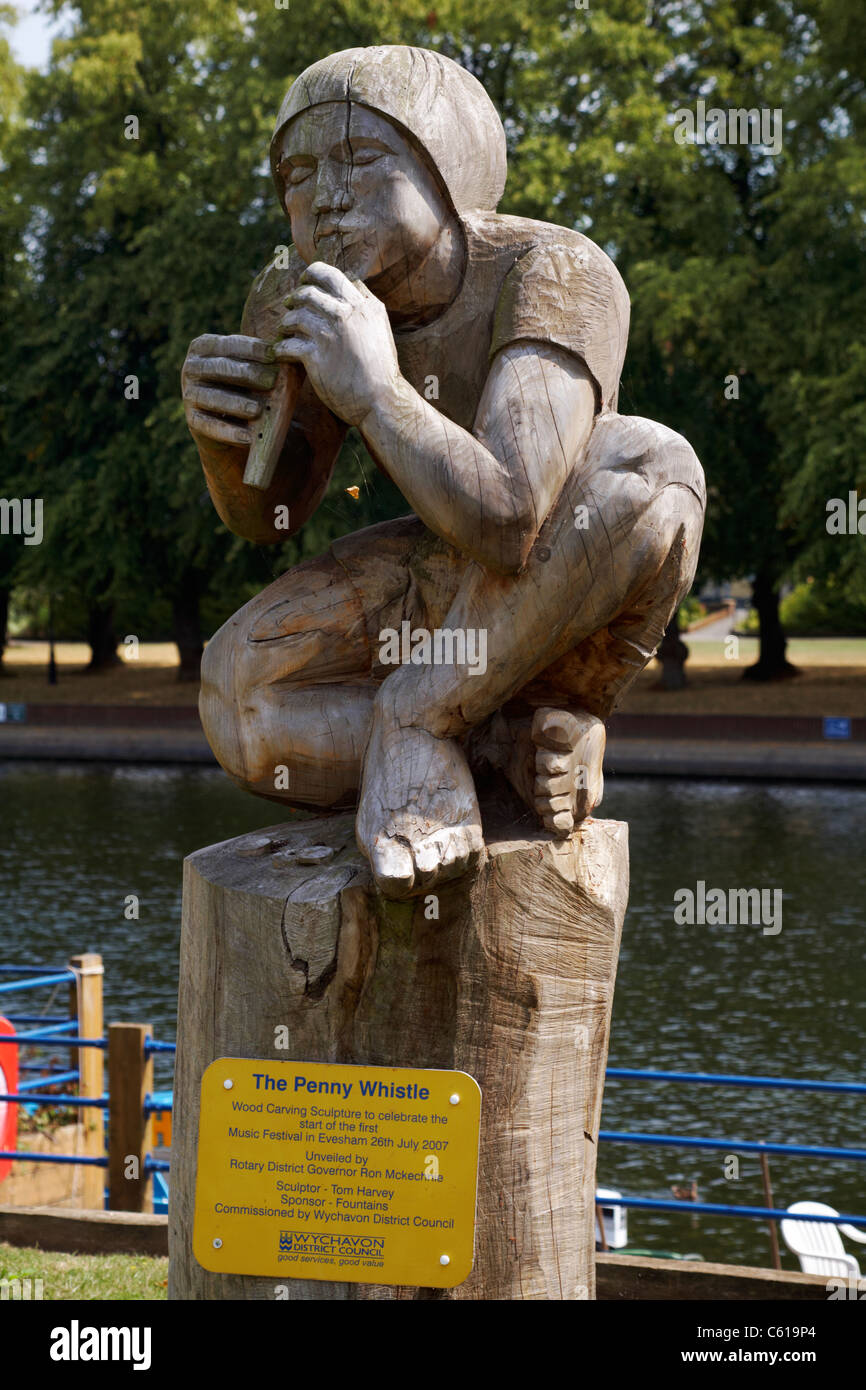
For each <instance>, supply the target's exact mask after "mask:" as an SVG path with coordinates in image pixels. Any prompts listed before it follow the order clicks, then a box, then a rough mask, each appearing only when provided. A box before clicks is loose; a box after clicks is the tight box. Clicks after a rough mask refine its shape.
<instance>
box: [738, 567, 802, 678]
mask: <svg viewBox="0 0 866 1390" xmlns="http://www.w3.org/2000/svg"><path fill="white" fill-rule="evenodd" d="M752 602H753V603H754V605H755V608H756V610H757V613H758V621H759V622H760V625H761V636H760V643H761V645H760V653H759V656H758V660H757V661H756V662H755V665H754V666H747V667H746V669H745V671H744V672H743V680H747V681H779V680H786V679H787V678H788V677H789V676H797V675H799V674H800V673H799V671H798V669H797V667H796V666H792V665H791V663H790V661H788V660H786V657H785V650H786V648H787V645H788V639H787V638H786V636H785V629H784V628H783V627H782V622H781V619H780V617H779V589H778V581H777V580H776V578H775V576H773V575H770V574H768V573H767V572H766V571H759V573H758V574H756V575H755V581H754V583H753V585H752Z"/></svg>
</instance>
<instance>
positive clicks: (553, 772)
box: [532, 709, 605, 840]
mask: <svg viewBox="0 0 866 1390" xmlns="http://www.w3.org/2000/svg"><path fill="white" fill-rule="evenodd" d="M532 741H533V743H534V744H535V749H536V752H535V809H536V811H537V812H538V814H539V815H540V816H541V819H542V821H543V822H544V826H545V829H547V830H550V831H551V832H552V834H554V835H556V836H557V838H559V839H563V840H564V839H565V838H566V837H567V836H568V835H570V834H571V832H572V830H573V829H574V827H575V825H576V824H579V822H580V821H582V820H585V819H586V817H587V816H588V815H590V814H591V812H592V811H593V809H594V807H596V806H597V805H598V804H599V802H600V801H601V798H602V793H603V791H604V776H603V773H602V765H603V762H604V745H605V733H604V725H603V724H602V722H601V720H600V719H596V717H595V715H592V714H570V713H569V712H568V711H567V710H561V709H539V710H536V712H535V718H534V719H533V721H532Z"/></svg>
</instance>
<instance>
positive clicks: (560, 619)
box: [357, 417, 702, 896]
mask: <svg viewBox="0 0 866 1390" xmlns="http://www.w3.org/2000/svg"><path fill="white" fill-rule="evenodd" d="M677 440H678V437H677V436H675V435H673V434H672V432H670V431H667V430H664V428H663V427H661V426H655V425H653V424H652V422H647V421H634V420H622V419H620V418H619V417H617V418H616V419H614V420H611V421H609V422H605V423H604V426H603V428H601V429H600V431H599V438H598V440H596V441H595V448H596V453H595V456H593V454H592V449H591V450H590V453H589V454H588V457H587V461H586V467H585V468H582V469H581V472H580V476H579V477H573V478H571V479H569V483H568V484H567V486H566V489H565V491H564V493H563V497H562V499H561V501H560V502H559V503H558V505H557V508H556V510H555V512H554V514H553V515H552V517H551V518H550V519H549V521H548V522H547V523H546V524H545V527H544V528H543V530H542V533H541V536H540V537H539V543H538V544H537V545H536V547H535V548H534V550H533V552H532V554H531V556H530V558H529V561H528V563H527V565H526V568H525V569H524V570H523V571H522V572H521V573H520V574H518V575H514V576H507V577H503V576H500V575H493V574H489V573H487V572H486V571H484V570H482V569H481V568H480V567H479V566H477V565H471V566H470V567H469V569H468V570H467V572H466V574H465V576H464V578H463V581H462V583H461V585H460V588H459V590H458V592H457V595H456V597H455V600H454V602H453V604H452V605H451V608H450V609H449V611H448V613H447V615H446V617H445V619H444V626H445V627H447V628H450V629H452V630H454V631H461V630H462V631H463V632H464V633H465V632H467V631H468V630H469V629H475V630H476V631H477V630H483V631H484V633H485V634H486V649H487V666H486V670H485V671H483V672H481V671H480V670H477V671H476V672H473V671H471V670H470V669H468V668H467V666H465V665H464V666H459V665H447V666H446V665H440V666H435V665H431V666H426V667H423V666H422V667H412V666H403V667H400V668H399V669H398V670H397V671H395V672H394V674H393V675H391V676H389V677H388V679H387V680H386V681H385V682H384V684H383V685H382V687H381V689H380V691H379V693H378V695H377V697H376V700H375V704H374V713H373V728H372V732H371V736H370V745H369V751H368V756H367V759H366V761H365V767H364V778H363V783H362V790H361V802H360V810H359V816H358V822H357V831H358V841H359V844H360V845H361V848H362V849H363V850H364V852H365V853H366V854H367V856H368V858H369V859H370V862H371V866H372V868H373V873H374V876H375V877H376V879H377V882H379V884H380V887H381V888H382V889H383V891H386V892H389V893H391V894H394V895H401V896H408V895H409V894H411V893H413V892H420V891H424V890H426V889H429V888H430V886H431V885H432V884H434V883H435V882H436V878H437V869H436V864H435V855H436V853H437V852H438V850H439V847H442V846H447V845H449V844H450V842H449V840H448V836H447V834H446V833H445V832H447V831H448V830H450V829H453V828H459V844H458V848H457V850H451V849H447V848H444V849H442V862H441V865H440V870H439V872H441V876H442V877H443V878H449V877H452V876H453V875H454V874H455V873H457V872H460V867H459V866H460V864H461V863H462V862H463V859H464V858H465V857H466V851H467V846H468V854H469V858H470V860H471V857H472V855H473V854H475V853H477V850H478V849H479V848H480V846H481V827H480V814H479V812H478V808H477V803H475V801H474V795H470V789H471V787H472V783H471V773H470V771H469V767H468V764H467V761H466V757H465V754H464V753H463V750H462V748H461V747H460V746H459V743H458V742H457V740H458V739H460V738H462V737H463V736H464V735H465V734H466V733H467V732H468V731H469V730H470V729H473V728H475V727H476V726H478V725H479V724H481V723H482V722H483V721H485V720H487V719H488V718H489V717H490V716H491V715H492V714H494V713H495V711H497V710H499V709H501V708H502V706H503V705H505V704H506V703H507V702H508V701H509V700H510V699H511V698H512V697H513V696H514V695H515V694H516V693H517V692H519V691H523V690H524V689H526V688H528V687H530V685H531V683H532V682H535V683H536V684H540V682H538V677H539V676H541V675H542V673H547V671H548V670H549V669H550V668H552V667H554V666H555V664H556V663H557V662H559V661H560V660H562V659H563V658H565V657H566V656H567V654H568V653H570V652H573V651H574V650H575V648H579V647H580V645H581V643H583V642H585V641H586V640H587V639H589V638H591V637H592V636H593V635H594V634H596V633H598V632H599V631H600V630H602V629H607V628H610V629H611V631H612V632H614V634H615V640H616V641H617V643H618V644H619V646H620V647H622V648H623V649H624V650H628V651H630V652H632V653H633V655H632V657H631V658H630V659H631V665H632V670H631V672H630V675H633V674H637V672H638V671H639V670H640V669H641V668H642V666H643V665H644V664H645V662H646V661H647V660H649V658H650V657H651V656H652V654H653V652H654V650H655V646H656V645H657V642H658V641H659V640H660V638H661V634H662V632H663V631H664V628H665V625H666V623H667V621H668V620H669V618H670V614H671V612H672V611H673V609H674V607H675V606H676V604H677V602H678V601H679V599H680V597H681V596H682V594H683V593H685V592H686V591H687V589H688V588H689V586H690V584H691V581H692V578H693V575H694V570H695V567H696V564H697V550H698V542H699V537H700V528H701V522H702V507H701V504H700V500H699V499H698V498H697V497H696V496H694V494H691V493H689V492H688V491H687V490H686V489H684V488H682V487H680V486H679V485H674V486H671V487H667V488H658V487H657V485H656V483H655V477H656V476H657V473H656V471H655V470H654V466H653V449H656V450H658V449H660V448H668V447H674V445H676V447H679V446H683V447H686V448H687V447H688V446H685V445H684V441H681V440H680V441H679V442H678V444H677ZM671 441H674V444H673V445H672V444H671ZM626 464H628V466H625V465H626ZM579 504H582V505H583V506H585V508H586V509H587V511H588V514H589V516H590V517H592V518H593V524H592V525H591V526H590V528H589V529H588V530H583V531H581V530H578V529H576V528H575V526H574V525H573V516H574V515H575V514H576V510H577V507H578V505H579ZM607 674H608V673H607V672H605V671H603V670H602V671H600V672H599V673H598V679H597V686H598V690H599V691H604V688H605V682H606V680H607ZM617 679H619V676H617ZM598 698H599V703H600V704H603V703H604V698H606V697H604V696H603V694H599V696H598ZM538 703H540V701H539V702H538ZM545 704H546V705H548V708H549V707H550V706H549V704H548V702H545ZM574 719H575V722H574V723H573V724H571V723H569V722H568V720H564V719H562V718H561V717H557V718H556V719H554V718H553V716H550V715H548V716H547V717H546V718H543V719H542V720H541V721H540V722H539V724H538V726H537V727H536V729H535V738H534V742H536V747H537V745H538V744H539V743H540V744H541V745H542V746H541V748H540V749H539V748H538V747H537V754H540V755H541V756H540V761H537V762H536V777H538V778H539V782H538V785H537V787H536V784H535V782H534V781H533V796H532V803H531V804H535V803H536V800H537V801H538V802H539V803H540V804H539V807H538V809H540V811H541V814H542V816H543V817H545V818H546V823H548V828H549V829H551V830H552V831H553V832H554V833H556V834H557V835H559V834H568V833H569V830H570V827H569V825H568V822H569V820H571V822H572V824H573V822H574V820H575V819H580V818H582V817H583V816H585V815H586V814H587V812H588V810H589V809H591V805H592V803H593V798H595V800H596V801H597V799H598V795H599V794H600V791H601V767H600V764H601V759H602V756H603V744H602V738H603V732H602V731H601V728H600V722H599V721H595V722H593V721H592V719H591V717H590V716H587V715H580V713H579V712H578V714H575V715H574ZM551 740H556V741H557V746H554V747H551V746H550V743H551ZM404 745H405V748H406V750H407V751H406V753H405V755H404V753H403V751H402V748H403V746H404ZM419 750H423V754H422V753H420V752H419ZM548 755H552V756H548ZM579 764H582V765H583V766H584V767H586V769H587V774H586V778H585V780H586V781H587V783H588V785H587V786H586V787H585V788H574V792H577V791H580V792H582V793H584V795H583V796H581V797H578V796H576V795H575V796H574V805H573V808H570V807H569V805H568V801H569V800H570V798H571V796H572V792H570V791H566V790H563V786H564V784H563V783H562V781H561V780H559V779H562V778H566V779H568V777H569V775H570V774H573V773H574V771H576V768H577V766H578V765H579ZM536 791H538V793H539V796H538V797H537V798H536ZM560 797H566V798H567V800H566V801H565V802H562V801H560V800H559V798H560ZM418 856H420V859H421V861H422V862H423V869H422V868H421V865H420V863H419V858H418Z"/></svg>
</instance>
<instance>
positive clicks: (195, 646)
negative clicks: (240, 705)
mask: <svg viewBox="0 0 866 1390" xmlns="http://www.w3.org/2000/svg"><path fill="white" fill-rule="evenodd" d="M171 611H172V628H173V632H174V640H175V645H176V646H177V650H178V653H179V654H180V666H179V667H178V672H177V678H178V680H179V681H197V680H198V678H199V675H200V673H201V654H202V652H203V650H204V647H203V645H202V640H201V618H200V615H199V590H198V586H197V585H196V584H195V583H185V584H184V585H183V586H182V588H181V589H180V591H179V592H178V593H177V594H175V596H174V599H173V600H172V605H171Z"/></svg>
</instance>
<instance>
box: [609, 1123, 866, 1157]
mask: <svg viewBox="0 0 866 1390" xmlns="http://www.w3.org/2000/svg"><path fill="white" fill-rule="evenodd" d="M598 1137H599V1142H600V1141H601V1140H604V1141H605V1142H606V1143H608V1144H611V1143H613V1144H664V1145H665V1146H667V1145H670V1146H671V1148H679V1149H723V1150H724V1152H725V1153H728V1152H729V1151H731V1150H733V1149H736V1150H739V1151H740V1152H741V1153H751V1154H758V1153H765V1154H803V1155H805V1156H806V1157H807V1158H855V1159H859V1160H861V1161H862V1160H863V1159H866V1149H830V1148H823V1147H821V1146H820V1145H818V1144H773V1143H770V1142H769V1141H767V1142H766V1143H765V1142H764V1141H763V1140H762V1139H761V1140H755V1139H693V1138H691V1137H690V1136H689V1135H686V1134H623V1133H620V1132H619V1131H617V1130H605V1129H602V1130H599V1134H598Z"/></svg>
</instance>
